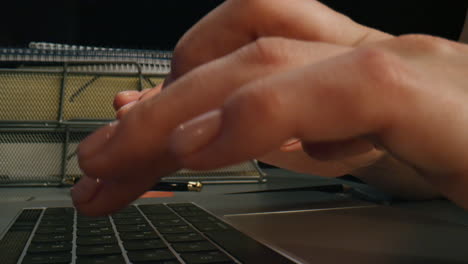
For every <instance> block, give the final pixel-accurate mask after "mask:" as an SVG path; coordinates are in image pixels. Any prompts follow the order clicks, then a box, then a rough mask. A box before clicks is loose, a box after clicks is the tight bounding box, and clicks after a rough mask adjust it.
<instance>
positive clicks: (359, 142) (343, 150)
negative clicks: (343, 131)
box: [302, 138, 375, 160]
mask: <svg viewBox="0 0 468 264" xmlns="http://www.w3.org/2000/svg"><path fill="white" fill-rule="evenodd" d="M302 148H303V149H304V151H305V152H306V153H307V154H308V155H309V156H311V157H313V158H315V159H318V160H339V159H344V158H347V157H350V156H356V155H360V154H363V153H367V152H369V151H372V150H374V149H375V146H374V144H372V142H369V141H367V140H364V139H361V138H355V139H351V140H345V141H336V142H332V143H329V142H327V143H314V142H312V143H308V142H303V143H302Z"/></svg>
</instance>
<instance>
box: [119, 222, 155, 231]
mask: <svg viewBox="0 0 468 264" xmlns="http://www.w3.org/2000/svg"><path fill="white" fill-rule="evenodd" d="M117 230H118V231H119V232H141V231H151V230H153V228H152V227H151V226H150V225H148V224H138V225H122V226H119V225H118V226H117Z"/></svg>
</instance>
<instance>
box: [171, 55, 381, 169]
mask: <svg viewBox="0 0 468 264" xmlns="http://www.w3.org/2000/svg"><path fill="white" fill-rule="evenodd" d="M375 53H377V52H376V51H372V50H369V51H365V52H353V53H351V54H346V55H343V56H340V57H337V58H332V59H330V60H327V61H325V62H322V63H318V64H315V65H311V66H306V67H304V68H301V69H300V70H297V71H294V70H293V71H290V72H287V73H284V74H280V75H277V76H274V77H272V78H264V79H262V80H260V81H255V82H252V83H249V84H247V85H246V86H244V87H242V88H241V89H240V90H239V91H237V92H236V93H234V95H232V96H231V97H230V98H229V99H228V100H227V101H226V103H225V104H224V105H223V106H222V107H221V108H220V109H218V110H214V111H213V112H211V113H207V114H205V115H203V116H200V117H197V118H196V119H194V120H191V121H189V122H188V123H185V124H183V125H182V126H181V127H179V128H178V129H177V130H176V132H175V133H174V135H173V137H172V149H173V151H174V152H175V153H177V155H178V156H179V157H180V158H181V161H182V163H183V165H184V166H185V167H188V168H192V169H211V168H216V167H221V166H225V165H227V164H232V163H236V162H240V161H243V160H246V159H251V158H254V157H258V156H262V155H264V154H266V153H268V152H269V151H271V150H273V149H276V148H278V147H279V146H281V145H282V143H283V142H285V141H286V140H287V139H289V138H292V137H296V138H300V139H301V140H302V141H306V142H336V141H344V140H349V139H353V138H356V137H360V136H362V135H364V134H365V133H370V132H373V131H378V130H379V129H381V128H382V126H383V125H384V124H385V123H386V122H389V117H388V116H386V115H387V112H386V104H385V103H384V102H383V101H382V98H381V97H379V96H377V95H380V94H377V92H380V91H376V89H375V88H374V86H373V85H374V84H369V83H370V81H369V79H371V78H376V77H378V75H376V76H374V74H373V73H374V71H377V70H378V71H380V70H381V69H380V68H381V67H383V66H382V65H384V64H385V63H387V62H390V59H389V58H380V57H379V56H380V55H377V54H375ZM379 65H380V66H379ZM376 67H379V68H378V69H376ZM364 68H365V69H366V70H368V69H372V74H363V72H365V71H363V70H364ZM375 73H376V74H377V72H375ZM378 74H380V73H378ZM366 84H367V85H366ZM284 87H292V88H290V89H285V88H284ZM382 92H386V91H385V90H384V91H382ZM205 128H206V129H205ZM199 132H200V133H199ZM184 138H187V139H184ZM178 142H185V144H180V143H178ZM187 142H191V143H190V144H189V143H187ZM233 142H235V144H233ZM206 145H208V146H206Z"/></svg>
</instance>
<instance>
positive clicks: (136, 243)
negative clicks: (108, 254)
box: [123, 239, 167, 251]
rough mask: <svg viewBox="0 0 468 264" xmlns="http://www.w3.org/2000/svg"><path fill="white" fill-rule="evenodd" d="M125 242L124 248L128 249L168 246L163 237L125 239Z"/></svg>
mask: <svg viewBox="0 0 468 264" xmlns="http://www.w3.org/2000/svg"><path fill="white" fill-rule="evenodd" d="M123 244H124V248H125V249H126V250H128V251H132V250H143V249H160V248H167V245H166V244H165V243H164V241H162V240H161V239H150V240H128V241H124V243H123Z"/></svg>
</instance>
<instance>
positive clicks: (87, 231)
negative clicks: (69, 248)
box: [77, 227, 114, 236]
mask: <svg viewBox="0 0 468 264" xmlns="http://www.w3.org/2000/svg"><path fill="white" fill-rule="evenodd" d="M111 234H114V229H112V227H99V228H80V229H79V230H78V232H77V235H78V236H99V235H111Z"/></svg>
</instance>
